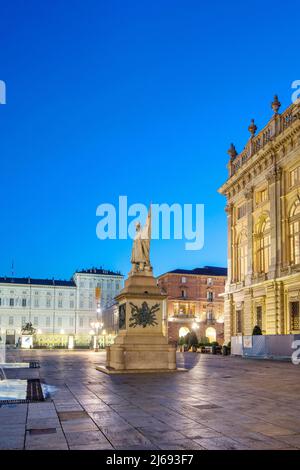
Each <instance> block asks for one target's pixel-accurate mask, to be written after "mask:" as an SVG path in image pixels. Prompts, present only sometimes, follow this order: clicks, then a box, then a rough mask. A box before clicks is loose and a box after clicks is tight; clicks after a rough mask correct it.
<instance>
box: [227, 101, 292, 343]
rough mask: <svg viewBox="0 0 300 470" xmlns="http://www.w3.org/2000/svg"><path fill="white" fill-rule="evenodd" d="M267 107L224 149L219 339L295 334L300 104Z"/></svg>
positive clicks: (273, 104)
mask: <svg viewBox="0 0 300 470" xmlns="http://www.w3.org/2000/svg"><path fill="white" fill-rule="evenodd" d="M272 109H273V111H274V114H273V116H272V118H271V119H270V121H269V122H268V124H267V125H266V126H265V127H264V128H263V129H262V131H261V132H259V133H258V134H257V135H256V130H257V127H256V125H255V123H254V120H252V122H251V124H250V126H249V132H250V134H251V137H250V139H249V141H248V143H247V145H246V147H245V148H244V150H243V151H242V152H241V153H239V154H238V153H237V151H236V149H235V147H234V145H233V144H231V147H230V149H229V151H228V153H229V155H230V161H229V164H228V170H229V178H228V180H227V181H226V183H225V184H224V185H223V186H222V187H221V188H220V189H219V192H220V193H221V194H223V195H225V196H226V198H227V206H226V212H227V221H228V279H227V283H226V289H225V341H229V340H230V338H231V336H235V335H241V334H243V335H251V334H252V331H253V328H254V326H255V325H259V326H260V327H261V329H262V332H263V333H264V334H271V335H272V334H293V333H300V324H299V320H300V318H299V317H300V105H299V104H297V103H294V104H292V105H291V106H289V107H288V108H287V109H286V110H285V111H284V112H283V113H282V114H280V113H279V109H280V103H279V101H278V97H277V96H275V97H274V101H273V102H272Z"/></svg>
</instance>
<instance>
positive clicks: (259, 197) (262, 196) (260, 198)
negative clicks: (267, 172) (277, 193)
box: [255, 188, 268, 205]
mask: <svg viewBox="0 0 300 470" xmlns="http://www.w3.org/2000/svg"><path fill="white" fill-rule="evenodd" d="M267 200H268V190H267V188H265V189H262V190H261V191H257V192H256V194H255V202H256V205H259V204H262V203H263V202H265V201H267Z"/></svg>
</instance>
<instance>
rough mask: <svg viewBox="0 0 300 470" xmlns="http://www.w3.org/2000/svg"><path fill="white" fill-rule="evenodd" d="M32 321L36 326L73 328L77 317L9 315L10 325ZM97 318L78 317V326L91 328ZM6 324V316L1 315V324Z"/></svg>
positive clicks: (19, 324)
mask: <svg viewBox="0 0 300 470" xmlns="http://www.w3.org/2000/svg"><path fill="white" fill-rule="evenodd" d="M29 320H30V321H31V322H32V324H33V326H34V327H36V328H37V327H46V328H51V327H53V326H56V327H58V328H62V327H64V328H73V327H74V326H75V317H74V316H72V317H41V316H39V317H33V318H30V319H29V318H28V317H26V316H22V317H16V316H9V317H8V322H7V324H8V326H11V327H12V326H19V327H22V326H24V325H25V324H26V323H27V322H28V321H29ZM94 320H95V318H86V317H78V322H77V324H78V326H79V327H80V328H90V325H91V323H92V322H93V321H94ZM1 324H2V325H4V324H5V321H4V318H1V316H0V325H1Z"/></svg>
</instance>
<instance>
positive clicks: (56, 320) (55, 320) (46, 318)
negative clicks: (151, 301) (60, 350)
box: [0, 268, 123, 346]
mask: <svg viewBox="0 0 300 470" xmlns="http://www.w3.org/2000/svg"><path fill="white" fill-rule="evenodd" d="M122 284H123V276H122V275H121V274H120V273H119V272H113V271H109V270H105V269H102V268H91V269H86V270H81V271H76V272H75V273H74V275H73V277H72V278H71V279H70V280H69V281H63V280H55V279H32V278H30V277H26V278H16V277H0V336H1V337H2V340H3V338H4V339H5V342H6V344H15V343H16V342H17V341H18V339H19V337H20V334H21V328H22V327H23V326H24V325H25V324H26V323H28V322H30V323H32V325H33V326H34V328H35V329H36V341H37V345H40V346H63V345H66V344H67V341H68V336H70V335H72V336H73V337H74V340H75V345H77V346H86V345H88V344H89V342H90V341H91V336H92V334H93V328H92V326H91V323H93V322H95V321H96V320H101V311H102V309H104V308H106V307H107V306H109V305H110V304H111V303H112V302H113V299H114V297H115V296H116V295H117V294H118V293H119V292H120V290H121V289H122V287H123V285H122Z"/></svg>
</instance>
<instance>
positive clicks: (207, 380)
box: [0, 350, 300, 450]
mask: <svg viewBox="0 0 300 470" xmlns="http://www.w3.org/2000/svg"><path fill="white" fill-rule="evenodd" d="M9 354H10V356H11V358H12V359H13V357H14V351H10V352H9ZM17 359H18V361H19V360H24V361H25V360H27V361H29V360H38V361H40V365H41V368H40V369H24V370H21V369H15V371H13V370H12V369H10V371H9V373H10V376H11V374H13V373H14V372H15V374H16V375H15V376H14V375H13V376H11V377H12V378H18V379H25V378H40V379H41V381H42V382H43V383H47V384H49V385H55V386H56V387H57V390H56V392H55V393H54V394H53V395H52V397H51V399H47V400H46V401H45V402H43V403H29V404H14V405H1V404H0V449H32V450H34V449H58V450H59V449H74V450H75V449H78V450H91V449H94V450H96V449H100V450H101V449H119V450H123V449H129V450H142V449H143V450H144V449H148V450H155V449H161V450H193V449H195V450H207V449H217V450H219V449H220V450H221V449H230V450H231V449H272V450H274V449H280V450H281V449H282V450H284V449H291V450H296V449H300V401H299V396H300V380H299V379H300V367H299V366H295V365H293V364H291V363H283V362H279V361H276V362H271V361H263V360H259V361H255V360H249V359H247V360H245V359H242V358H235V357H222V356H209V355H200V354H193V353H185V354H179V355H178V363H179V366H180V367H185V368H188V369H189V371H188V372H187V373H185V374H157V373H156V374H137V375H135V374H130V375H122V376H118V375H115V376H108V375H106V374H102V373H101V372H99V371H97V370H96V365H97V364H99V365H101V364H104V360H105V356H104V354H103V353H94V352H64V351H51V352H50V351H43V350H38V351H37V350H33V351H18V356H17Z"/></svg>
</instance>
